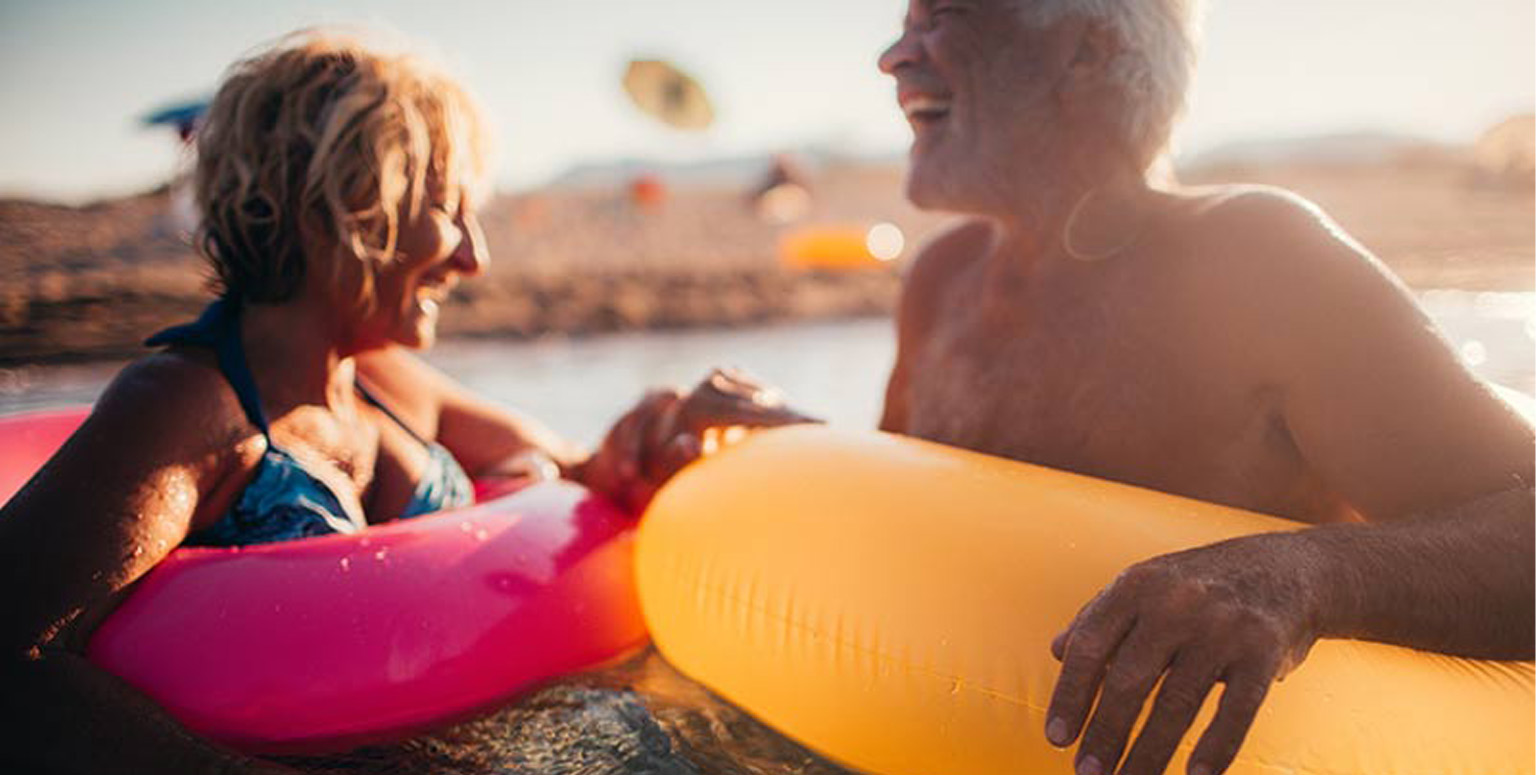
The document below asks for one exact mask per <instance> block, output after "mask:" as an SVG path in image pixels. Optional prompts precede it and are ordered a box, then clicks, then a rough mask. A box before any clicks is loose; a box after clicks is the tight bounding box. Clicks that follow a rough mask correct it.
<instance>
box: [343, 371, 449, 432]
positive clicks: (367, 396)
mask: <svg viewBox="0 0 1536 775" xmlns="http://www.w3.org/2000/svg"><path fill="white" fill-rule="evenodd" d="M354 384H356V385H357V393H358V395H360V396H362V397H363V400H364V401H367V402H368V403H370V404H373V405H374V407H375V408H377V409H378V410H379V411H381V412H383V413H384V415H385V416H386V417H388V418H389V419H391V420H394V421H395V424H396V425H398V426H400V427H401V428H402V429H403V430H404V431H405V432H406V433H409V434H410V435H411V438H413V439H415V440H417V441H419V442H421V445H422V446H423V447H431V446H432V442H431V440H430V439H427V438H425V437H424V436H422V435H421V434H419V433H417V432H416V431H414V430H412V429H411V426H409V425H407V424H406V423H405V421H404V420H401V419H400V415H398V414H395V410H393V409H390V408H389V405H388V404H386V403H384V402H383V401H381V400H379V397H378V396H376V395H374V393H373V391H372V390H369V389H368V385H367V384H366V383H365V382H363V379H362V378H361V377H358V378H357V379H356V380H355V381H354Z"/></svg>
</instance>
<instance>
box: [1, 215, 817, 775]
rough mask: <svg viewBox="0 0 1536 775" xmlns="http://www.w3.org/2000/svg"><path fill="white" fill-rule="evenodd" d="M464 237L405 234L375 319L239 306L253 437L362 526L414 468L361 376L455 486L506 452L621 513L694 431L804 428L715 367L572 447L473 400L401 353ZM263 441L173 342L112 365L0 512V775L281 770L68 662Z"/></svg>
mask: <svg viewBox="0 0 1536 775" xmlns="http://www.w3.org/2000/svg"><path fill="white" fill-rule="evenodd" d="M455 211H456V212H455ZM478 236H479V232H478V229H477V228H475V226H474V222H473V215H472V213H470V212H468V211H457V208H451V209H450V211H449V212H446V213H445V212H441V211H438V212H431V213H428V214H426V215H424V216H422V217H421V218H420V219H418V220H417V221H416V222H413V223H412V225H411V226H410V228H409V229H408V230H407V231H406V232H405V233H404V235H403V237H402V240H401V245H402V253H404V252H405V251H410V253H409V255H410V256H412V258H409V259H406V258H402V259H401V260H400V261H397V262H396V263H394V264H390V265H388V267H387V268H386V270H385V271H384V273H382V274H381V276H380V279H379V282H378V283H377V286H378V288H379V293H380V298H379V302H380V304H379V308H380V309H381V310H383V311H382V312H377V313H375V314H374V315H371V316H366V317H359V315H358V314H356V313H347V312H341V311H339V310H341V309H345V307H343V306H342V305H339V304H338V303H337V302H336V300H335V297H334V293H333V291H332V289H331V288H330V286H329V285H327V284H326V282H325V281H323V280H321V279H317V278H320V277H324V273H315V272H311V273H308V274H307V275H306V280H305V285H304V289H303V290H302V292H301V293H300V295H299V296H298V298H296V299H294V300H292V301H289V302H284V303H282V304H274V305H259V304H250V305H246V306H245V308H244V311H243V313H242V319H241V339H242V342H243V343H244V349H245V353H246V357H247V361H248V362H249V365H250V368H251V372H252V374H253V375H254V378H255V380H256V383H257V392H258V393H259V394H260V396H261V399H262V404H263V409H264V411H265V414H266V417H267V418H268V421H269V423H270V427H271V435H272V439H273V440H274V442H275V443H276V444H278V445H279V446H281V447H282V448H283V449H284V450H286V451H287V452H289V453H290V454H292V455H293V456H294V457H296V458H298V459H299V460H301V461H303V463H304V464H305V467H306V470H308V471H309V472H311V473H313V474H314V475H316V476H317V477H319V478H320V479H322V480H323V481H324V482H325V483H326V484H327V485H328V486H329V487H330V489H331V490H332V491H333V492H334V493H335V494H336V495H337V497H338V498H339V499H340V501H341V502H342V505H343V508H345V509H346V510H347V511H348V512H349V514H351V515H353V516H354V517H355V519H356V521H357V522H358V523H359V524H367V523H374V522H382V521H387V520H389V519H393V518H394V517H395V516H396V515H398V514H400V513H401V512H402V511H403V509H404V507H405V505H406V504H407V503H408V501H409V499H410V497H411V495H412V493H413V492H414V490H415V486H416V483H417V482H418V481H419V479H420V478H421V475H422V473H423V471H424V467H425V465H426V462H427V459H428V452H427V450H426V448H425V447H424V446H423V445H422V443H421V442H420V441H418V440H417V439H416V438H413V437H412V436H411V434H410V433H408V432H407V431H406V430H405V429H403V428H402V427H401V426H400V425H399V424H398V423H396V422H395V421H394V420H392V419H390V418H389V417H388V416H387V415H385V414H384V413H383V412H382V411H381V410H379V409H378V408H376V407H374V406H373V405H371V404H370V403H368V402H366V401H364V400H363V399H362V398H361V397H360V396H359V394H358V390H357V385H358V384H359V383H363V384H366V385H367V386H369V387H370V389H371V390H373V391H374V392H375V393H376V394H377V396H378V397H379V398H380V399H381V400H383V401H384V402H386V403H387V404H388V405H389V406H390V408H391V409H392V410H393V411H394V412H395V413H396V414H397V415H398V416H399V418H400V420H401V421H402V422H404V423H406V424H408V425H409V426H410V428H411V431H413V432H414V433H415V434H417V435H419V436H421V437H422V438H426V439H433V440H435V441H437V442H438V443H440V444H442V445H443V446H445V447H447V448H448V450H449V451H450V452H452V453H453V455H454V457H455V458H456V459H457V460H458V461H459V462H460V464H461V465H462V466H463V467H464V469H465V471H466V472H467V473H468V474H470V475H471V476H472V477H487V476H498V475H509V476H522V475H528V474H530V473H532V472H530V471H529V470H528V467H527V465H526V461H525V460H524V459H523V458H522V455H523V453H526V452H529V451H537V452H539V453H542V454H543V455H546V456H548V458H550V459H552V460H553V461H554V462H555V463H556V464H557V466H558V468H559V470H560V474H561V475H562V476H564V477H566V478H571V479H574V480H576V481H580V482H582V483H583V484H586V485H587V486H588V487H590V488H592V489H593V490H595V491H597V492H600V493H603V494H605V495H607V496H608V497H610V498H612V499H614V500H615V501H618V502H619V503H621V504H623V505H626V506H628V507H630V508H631V509H638V508H639V507H640V506H641V505H643V503H644V501H645V499H646V498H647V497H648V496H649V494H650V493H651V492H653V491H654V489H655V488H656V487H657V486H659V485H660V483H661V482H663V481H665V479H666V478H668V477H669V476H670V475H671V474H672V473H674V472H675V471H677V470H678V469H679V468H681V467H682V466H683V465H684V464H686V463H687V462H689V461H690V460H692V459H693V458H695V457H697V456H698V455H699V453H700V443H699V439H700V435H701V430H702V428H703V427H706V426H712V425H749V426H757V425H778V424H784V423H786V422H794V421H803V420H804V419H805V418H803V417H801V416H800V415H797V414H795V413H793V412H791V411H789V410H787V409H785V408H783V407H782V406H779V405H777V404H775V403H774V402H771V401H770V402H767V403H764V402H763V401H761V400H759V399H760V397H761V394H760V390H759V388H758V387H757V386H756V385H754V384H752V383H751V382H750V381H748V380H745V379H743V378H740V377H737V376H735V375H732V374H729V373H723V372H717V373H715V374H713V375H711V376H710V378H709V379H707V380H706V381H705V383H704V384H702V385H701V386H700V387H699V388H697V389H695V390H694V391H692V392H691V393H690V394H688V395H686V396H685V395H684V394H682V393H680V392H678V391H676V390H671V389H666V390H658V391H654V392H652V393H650V394H649V395H647V396H646V397H645V398H643V399H642V400H641V401H640V402H639V403H637V405H636V406H635V407H634V408H633V409H631V410H630V411H629V412H627V413H626V414H625V415H624V416H623V417H621V418H620V419H619V420H618V422H616V423H615V424H614V426H613V428H612V429H611V430H610V431H609V433H608V434H607V437H606V438H605V439H604V441H603V443H602V445H601V446H600V447H599V449H598V450H597V451H596V452H595V453H594V454H591V455H588V454H586V453H585V452H584V451H582V450H580V449H579V448H577V447H575V446H574V445H572V444H570V443H568V442H566V441H564V440H562V439H560V438H559V437H558V436H556V435H555V434H553V433H552V432H551V431H549V430H548V429H546V428H544V427H542V426H541V425H539V424H537V423H536V422H533V421H532V420H529V419H527V418H524V417H521V416H518V415H516V414H514V413H512V412H510V411H508V410H506V409H503V408H501V407H498V406H495V405H494V404H491V403H489V402H487V401H485V400H483V399H480V398H478V397H476V396H474V395H473V394H471V393H470V392H469V391H468V390H466V389H464V388H463V387H462V386H460V385H458V384H457V383H455V382H454V381H453V380H451V379H450V378H448V377H447V376H446V375H444V374H442V373H440V372H437V371H436V370H434V369H432V368H431V367H429V366H427V365H426V364H425V363H423V362H421V361H420V360H418V359H416V358H415V357H413V356H411V355H410V354H409V353H407V352H405V350H404V349H402V347H401V345H406V346H411V347H422V346H425V345H427V344H430V342H431V340H432V337H433V334H434V331H435V316H432V315H423V314H422V310H423V309H424V307H423V306H422V305H420V304H418V303H417V301H418V298H419V294H420V293H424V292H425V293H437V291H436V290H434V289H438V288H440V287H441V286H443V285H444V284H447V285H451V284H452V283H453V282H454V281H456V279H457V278H458V277H459V276H471V275H474V274H476V273H478V272H479V271H480V270H481V268H482V267H483V266H484V264H485V261H486V260H487V257H486V256H485V255H484V253H483V249H482V247H481V245H482V244H483V243H482V242H481V241H480V240H479V239H478ZM326 250H327V248H326V247H325V246H315V249H314V250H313V252H312V255H317V256H323V255H327V252H326ZM413 267H414V268H413ZM423 288H425V289H426V290H425V291H423V290H421V289H423ZM391 310H398V312H395V311H391ZM265 448H266V440H265V439H264V438H263V437H262V435H261V433H260V432H259V431H258V430H257V429H256V428H255V427H254V426H253V425H252V424H251V423H250V422H249V421H248V420H247V419H246V416H245V414H244V413H243V411H242V409H241V407H240V404H239V401H238V399H237V398H236V396H235V394H234V391H233V390H232V389H231V388H230V386H229V384H228V382H227V381H226V380H225V377H224V375H223V374H221V373H220V371H219V368H218V365H217V363H216V359H215V357H214V355H213V354H212V353H211V352H210V351H208V350H206V349H202V348H196V347H173V348H170V349H168V350H165V351H163V352H161V353H157V354H154V355H151V356H148V357H146V358H143V359H141V360H139V361H136V362H135V363H133V364H131V365H129V366H128V367H127V368H126V369H124V371H123V372H122V373H120V374H119V375H118V376H117V378H116V379H114V380H113V382H112V384H111V385H110V386H108V388H107V390H106V391H105V393H104V394H103V396H102V397H101V399H100V400H99V402H98V403H97V405H96V407H95V408H94V410H93V412H92V414H91V416H90V417H89V419H87V420H86V422H85V423H84V425H83V426H82V427H81V428H80V429H79V431H77V432H76V433H75V434H74V436H72V437H71V439H70V440H69V441H68V442H67V443H66V444H65V446H64V447H63V448H62V449H61V450H60V451H59V452H58V453H57V454H56V455H55V456H54V457H53V458H52V459H51V460H50V461H49V462H48V464H47V465H46V466H45V467H44V468H43V470H42V471H40V472H39V473H38V474H37V475H36V476H35V477H34V478H33V479H32V481H31V482H29V483H28V484H27V486H26V487H24V488H23V489H22V491H21V492H19V493H18V494H17V495H16V496H15V497H14V498H12V499H11V501H9V502H8V503H6V504H5V505H4V508H3V509H0V583H3V584H5V585H6V588H8V589H12V590H19V591H20V592H19V593H18V594H15V595H12V596H11V600H10V601H9V605H8V608H7V610H8V613H7V615H6V616H5V617H3V618H0V679H3V680H0V683H3V685H4V686H5V691H4V692H0V708H3V710H4V715H5V717H6V718H7V719H8V720H10V721H8V723H7V724H5V725H3V726H0V730H3V731H4V734H5V736H6V739H5V740H4V741H0V763H11V762H16V763H18V764H20V765H22V768H24V769H27V770H31V769H38V768H46V769H47V771H51V772H52V771H57V772H91V773H94V772H114V773H135V772H145V773H166V772H177V773H267V772H286V771H288V770H287V769H286V768H282V767H278V766H277V765H274V764H271V763H268V762H262V761H258V760H255V759H251V758H249V757H245V756H241V755H239V754H236V753H234V752H232V751H228V750H225V749H223V748H221V747H219V746H216V745H213V744H211V743H209V742H207V741H204V740H201V739H200V738H198V737H196V736H195V735H192V734H190V733H189V732H187V731H186V730H185V729H184V728H183V727H181V726H180V725H179V724H178V723H176V722H175V721H174V720H173V719H171V718H170V717H169V716H168V715H167V714H166V713H165V712H164V711H163V710H162V709H160V708H159V706H157V705H156V704H155V703H154V702H152V701H151V700H149V699H148V698H147V697H145V696H144V695H143V694H141V693H139V692H138V691H137V690H135V689H133V688H132V687H130V686H128V685H127V684H125V683H123V682H122V681H120V680H119V679H117V678H116V677H114V676H112V675H110V674H108V673H106V672H105V671H103V670H101V669H99V668H97V667H95V666H94V665H93V664H91V663H89V662H87V661H86V660H85V659H84V658H83V656H82V654H83V653H84V649H85V645H86V642H87V640H88V638H89V636H90V634H91V632H92V631H93V630H94V629H95V628H96V626H97V625H98V624H99V623H100V622H101V620H102V619H103V618H104V617H105V616H106V615H107V614H108V613H110V612H111V610H112V608H113V606H114V605H115V604H116V603H117V601H118V600H120V599H121V597H122V596H123V595H124V594H125V593H126V592H127V591H128V590H129V589H130V588H131V586H132V584H133V583H134V582H135V581H136V580H138V579H139V578H141V577H142V576H143V575H144V574H145V573H147V572H148V571H149V570H150V569H151V568H152V567H153V566H154V565H155V564H156V563H158V562H159V561H160V560H161V559H163V558H164V557H165V556H166V555H167V554H168V553H170V552H171V551H172V550H173V549H175V548H176V547H177V546H179V545H180V544H181V543H182V542H183V541H184V540H185V539H186V537H187V536H188V535H189V534H190V533H192V532H195V531H197V530H200V529H203V528H205V527H208V526H210V525H212V524H213V523H214V522H215V521H217V520H218V519H219V518H221V517H222V516H223V515H224V514H225V513H227V512H228V510H229V509H230V507H231V506H232V505H233V504H234V502H235V500H236V499H237V498H238V497H239V495H240V493H241V492H242V491H243V489H244V488H245V486H246V485H247V484H249V483H250V481H251V480H252V478H253V477H254V476H255V474H256V470H257V466H258V464H259V462H260V460H261V458H262V455H263V453H264V451H265ZM380 602H381V605H382V604H387V601H380ZM0 769H4V768H3V767H0Z"/></svg>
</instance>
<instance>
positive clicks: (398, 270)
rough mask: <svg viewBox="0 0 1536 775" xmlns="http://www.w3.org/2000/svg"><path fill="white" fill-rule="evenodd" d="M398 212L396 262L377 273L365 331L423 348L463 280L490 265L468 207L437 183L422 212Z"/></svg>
mask: <svg viewBox="0 0 1536 775" xmlns="http://www.w3.org/2000/svg"><path fill="white" fill-rule="evenodd" d="M409 209H410V208H409V204H408V203H403V204H402V206H401V213H400V234H399V238H398V242H397V245H396V249H395V259H394V260H393V261H391V262H389V263H387V264H385V265H384V266H382V267H381V268H380V269H379V272H378V274H377V276H376V277H375V282H374V298H375V300H376V304H375V309H374V313H373V315H372V316H371V317H370V319H369V321H368V325H367V326H366V327H367V328H368V329H369V333H371V334H372V336H369V337H366V338H367V339H377V340H378V343H379V344H386V343H393V344H399V345H403V346H405V347H410V348H413V349H421V348H425V347H430V346H431V345H432V342H433V341H434V340H435V339H436V338H437V316H438V310H439V307H440V306H441V305H442V304H443V303H444V302H445V301H446V300H447V298H448V293H449V292H450V291H451V290H453V287H454V286H455V285H457V284H458V282H459V279H460V278H461V277H467V276H472V275H476V274H479V273H480V272H481V271H483V270H484V269H485V267H486V265H487V264H488V263H489V261H490V256H489V255H488V254H487V253H486V251H485V236H484V235H483V234H482V233H481V232H480V224H479V222H478V221H477V220H476V219H475V214H474V211H473V209H472V208H471V206H470V203H469V202H467V201H464V200H463V199H462V198H460V197H457V196H450V195H449V194H448V192H447V190H446V186H444V185H443V184H442V181H441V180H437V181H432V182H430V183H429V184H428V187H427V192H426V197H425V198H424V200H423V202H422V206H421V209H420V211H419V212H418V213H417V214H416V215H415V216H414V217H412V216H411V214H410V212H409Z"/></svg>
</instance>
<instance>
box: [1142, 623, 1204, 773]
mask: <svg viewBox="0 0 1536 775" xmlns="http://www.w3.org/2000/svg"><path fill="white" fill-rule="evenodd" d="M1220 672H1221V665H1220V663H1219V662H1217V661H1216V659H1215V658H1214V657H1213V656H1210V655H1204V654H1200V653H1199V652H1189V651H1186V652H1183V653H1181V654H1180V655H1179V656H1178V657H1175V659H1174V663H1173V665H1172V666H1171V667H1169V669H1168V675H1167V677H1166V678H1164V679H1163V685H1162V687H1161V688H1159V689H1158V690H1157V699H1156V700H1155V701H1154V702H1153V703H1152V712H1151V714H1150V715H1148V716H1147V723H1146V724H1145V725H1144V726H1142V728H1141V733H1140V734H1138V735H1137V736H1136V743H1135V744H1134V745H1132V746H1131V753H1130V755H1129V756H1127V757H1126V760H1125V766H1124V767H1123V768H1121V770H1120V773H1121V775H1160V773H1162V772H1163V771H1164V770H1165V769H1167V767H1168V760H1169V759H1172V758H1173V752H1174V750H1175V749H1176V748H1177V747H1178V745H1179V741H1180V740H1183V739H1184V733H1185V732H1186V731H1187V730H1188V729H1189V725H1190V724H1193V723H1194V721H1195V716H1196V715H1197V714H1199V712H1200V707H1201V706H1202V705H1203V704H1204V703H1205V696H1206V695H1207V694H1210V692H1211V687H1213V686H1215V685H1216V676H1218V675H1220Z"/></svg>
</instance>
